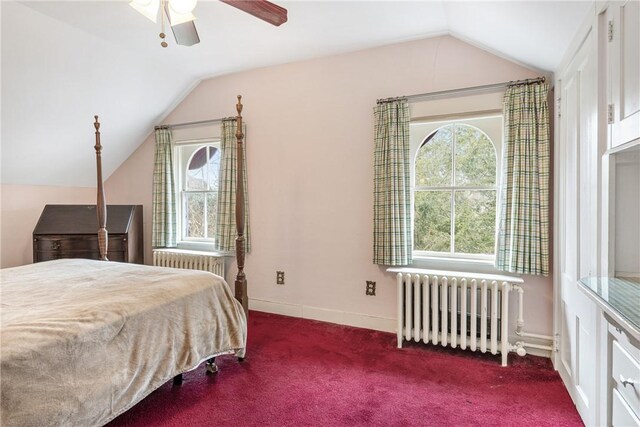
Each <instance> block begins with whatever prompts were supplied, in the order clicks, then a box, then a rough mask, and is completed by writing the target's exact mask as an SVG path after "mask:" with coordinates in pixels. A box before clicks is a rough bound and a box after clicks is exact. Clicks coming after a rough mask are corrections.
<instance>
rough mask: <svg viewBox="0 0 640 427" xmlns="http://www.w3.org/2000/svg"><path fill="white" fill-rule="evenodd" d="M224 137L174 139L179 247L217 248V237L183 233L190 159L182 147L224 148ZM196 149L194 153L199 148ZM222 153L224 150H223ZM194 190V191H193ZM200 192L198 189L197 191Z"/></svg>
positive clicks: (206, 249) (202, 249)
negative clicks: (184, 157)
mask: <svg viewBox="0 0 640 427" xmlns="http://www.w3.org/2000/svg"><path fill="white" fill-rule="evenodd" d="M221 144H222V139H221V138H220V137H211V138H197V139H185V140H179V141H174V143H173V150H174V160H175V161H174V165H173V174H174V175H173V176H174V182H175V204H176V206H175V207H176V246H177V248H178V249H191V250H201V251H208V252H212V251H215V250H216V240H215V237H213V238H211V239H205V238H199V237H185V236H184V235H183V233H184V229H183V225H184V224H183V212H182V211H183V200H182V196H183V193H184V192H185V191H187V190H185V189H184V186H185V171H184V168H186V167H187V166H188V162H189V160H190V158H189V159H183V156H182V150H181V149H182V148H184V147H198V149H199V148H201V147H206V146H208V145H212V146H214V147H216V148H217V149H218V150H222V148H221ZM198 149H196V150H195V151H194V153H195V152H196V151H197V150H198ZM221 153H222V151H221ZM192 192H193V191H192ZM195 192H198V191H195ZM204 192H205V193H208V191H204Z"/></svg>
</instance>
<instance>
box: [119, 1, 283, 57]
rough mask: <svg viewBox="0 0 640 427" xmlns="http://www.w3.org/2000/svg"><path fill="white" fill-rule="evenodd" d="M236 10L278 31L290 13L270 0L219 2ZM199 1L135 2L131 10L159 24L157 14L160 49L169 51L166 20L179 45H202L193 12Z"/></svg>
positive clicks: (132, 2) (132, 3)
mask: <svg viewBox="0 0 640 427" xmlns="http://www.w3.org/2000/svg"><path fill="white" fill-rule="evenodd" d="M220 1H221V2H222V3H226V4H228V5H230V6H233V7H235V8H237V9H240V10H242V11H243V12H246V13H248V14H250V15H253V16H255V17H256V18H259V19H262V20H263V21H266V22H268V23H269V24H272V25H275V26H276V27H278V26H280V25H282V24H284V23H285V22H287V9H285V8H283V7H280V6H278V5H276V4H273V3H271V2H269V1H267V0H220ZM197 2H198V0H132V1H131V3H129V4H130V5H131V7H133V8H134V9H135V10H137V11H138V12H140V13H141V14H143V15H144V16H146V17H147V18H149V19H150V20H151V21H153V22H158V14H159V15H160V20H161V27H162V28H161V32H160V39H161V43H160V45H161V46H162V47H167V46H168V45H167V42H166V41H165V37H166V35H165V33H164V22H165V21H164V20H165V16H166V18H167V21H168V23H169V25H170V26H171V30H172V31H173V36H174V37H175V39H176V43H177V44H179V45H182V46H192V45H194V44H196V43H200V37H199V36H198V32H197V31H196V26H195V24H194V22H193V21H194V20H195V19H196V17H195V16H194V15H193V13H192V12H193V9H195V7H196V3H197Z"/></svg>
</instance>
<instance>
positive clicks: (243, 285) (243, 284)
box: [235, 95, 249, 314]
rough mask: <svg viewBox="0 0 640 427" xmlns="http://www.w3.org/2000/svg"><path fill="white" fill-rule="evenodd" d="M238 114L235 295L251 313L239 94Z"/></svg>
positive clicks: (246, 310) (239, 101)
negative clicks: (236, 269) (246, 256)
mask: <svg viewBox="0 0 640 427" xmlns="http://www.w3.org/2000/svg"><path fill="white" fill-rule="evenodd" d="M236 110H237V111H238V115H237V116H236V140H237V143H238V155H237V158H238V160H237V165H236V166H237V175H236V177H237V181H236V231H237V233H238V236H237V237H236V261H237V262H238V275H237V276H236V286H235V296H236V299H237V300H238V301H240V303H241V304H242V308H244V312H245V314H249V297H248V295H247V278H246V276H245V274H244V255H245V238H244V216H245V212H244V198H245V195H244V194H245V188H244V162H245V159H244V150H243V149H242V146H243V140H244V133H243V131H242V96H241V95H238V103H237V104H236Z"/></svg>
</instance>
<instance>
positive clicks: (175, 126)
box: [154, 117, 235, 129]
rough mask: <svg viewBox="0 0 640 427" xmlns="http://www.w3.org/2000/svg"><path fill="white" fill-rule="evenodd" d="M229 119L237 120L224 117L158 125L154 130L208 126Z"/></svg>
mask: <svg viewBox="0 0 640 427" xmlns="http://www.w3.org/2000/svg"><path fill="white" fill-rule="evenodd" d="M227 119H235V117H223V118H221V119H211V120H200V121H197V122H185V123H174V124H169V125H158V126H155V127H154V129H167V128H169V129H170V128H177V127H183V126H195V125H206V124H209V123H220V122H221V121H223V120H227Z"/></svg>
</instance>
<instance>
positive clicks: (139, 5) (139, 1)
mask: <svg viewBox="0 0 640 427" xmlns="http://www.w3.org/2000/svg"><path fill="white" fill-rule="evenodd" d="M129 6H131V7H132V8H134V9H135V10H137V11H138V12H140V13H141V14H143V15H144V16H145V17H146V18H147V19H149V20H151V21H153V22H154V23H156V22H158V11H159V10H160V0H133V1H132V2H131V3H129Z"/></svg>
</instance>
